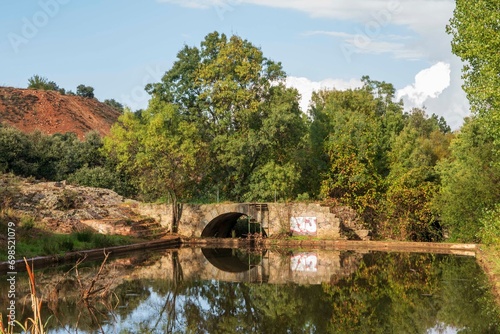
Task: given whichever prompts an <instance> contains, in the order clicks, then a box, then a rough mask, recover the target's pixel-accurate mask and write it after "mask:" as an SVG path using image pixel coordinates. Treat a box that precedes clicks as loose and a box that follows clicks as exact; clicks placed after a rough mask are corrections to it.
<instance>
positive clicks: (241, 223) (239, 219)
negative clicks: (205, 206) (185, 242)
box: [201, 212, 266, 238]
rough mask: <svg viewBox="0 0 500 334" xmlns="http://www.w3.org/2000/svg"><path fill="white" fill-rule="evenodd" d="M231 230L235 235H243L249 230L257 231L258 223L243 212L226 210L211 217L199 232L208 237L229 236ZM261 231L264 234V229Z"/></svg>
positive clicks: (231, 234) (251, 231) (258, 228)
mask: <svg viewBox="0 0 500 334" xmlns="http://www.w3.org/2000/svg"><path fill="white" fill-rule="evenodd" d="M248 219H250V222H248ZM245 221H246V222H245ZM233 230H234V231H235V236H236V237H245V236H246V235H247V234H248V233H249V232H250V233H255V232H258V231H259V230H260V225H259V224H258V223H256V222H255V219H252V218H250V217H249V216H248V215H247V214H245V213H242V212H227V213H223V214H221V215H218V216H217V217H215V218H213V219H212V220H211V221H210V222H209V223H208V224H207V226H205V228H204V229H203V231H202V232H201V236H202V237H208V238H231V237H232V236H233ZM262 232H263V234H264V235H265V234H266V233H265V232H264V231H262Z"/></svg>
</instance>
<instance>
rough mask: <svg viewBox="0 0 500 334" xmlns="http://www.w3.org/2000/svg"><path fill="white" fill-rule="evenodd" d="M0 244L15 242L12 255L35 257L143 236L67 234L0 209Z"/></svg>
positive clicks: (3, 254)
mask: <svg viewBox="0 0 500 334" xmlns="http://www.w3.org/2000/svg"><path fill="white" fill-rule="evenodd" d="M12 223H13V225H12ZM0 231H2V233H0V235H2V237H1V239H0V247H1V249H7V248H8V245H9V246H11V245H13V244H12V241H14V242H15V256H16V258H17V259H20V258H23V257H27V258H29V257H35V256H44V255H62V254H64V253H67V252H72V251H78V250H86V249H94V248H104V247H112V246H121V245H128V244H133V243H137V242H141V241H143V240H142V239H138V238H133V237H129V236H121V235H104V234H99V233H96V232H94V231H92V230H90V229H87V230H82V231H77V232H72V233H70V234H62V233H53V232H51V231H49V230H47V229H45V228H44V227H43V225H42V224H39V223H37V222H36V221H35V219H34V218H32V217H29V216H19V215H17V214H16V213H15V212H14V211H12V210H3V211H1V212H0ZM7 258H8V255H7V252H1V253H0V261H6V260H7Z"/></svg>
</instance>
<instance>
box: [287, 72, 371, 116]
mask: <svg viewBox="0 0 500 334" xmlns="http://www.w3.org/2000/svg"><path fill="white" fill-rule="evenodd" d="M286 86H287V87H293V88H296V89H297V90H298V91H299V93H300V95H301V99H300V108H301V109H302V111H304V112H306V111H307V109H308V108H309V103H310V101H311V97H312V94H313V92H315V91H319V90H321V89H337V90H346V89H349V88H357V87H361V86H363V83H362V82H361V81H360V80H358V79H351V80H349V81H346V80H342V79H325V80H321V81H311V80H309V79H307V78H303V77H292V76H290V77H287V78H286Z"/></svg>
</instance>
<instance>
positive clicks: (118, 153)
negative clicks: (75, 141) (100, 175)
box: [104, 98, 206, 232]
mask: <svg viewBox="0 0 500 334" xmlns="http://www.w3.org/2000/svg"><path fill="white" fill-rule="evenodd" d="M104 151H105V152H106V153H107V154H109V155H110V156H111V157H112V158H114V159H115V160H116V161H117V168H118V170H119V171H122V172H125V173H127V174H128V175H130V177H131V180H132V182H134V184H135V185H136V186H137V188H138V189H139V190H140V192H141V193H142V194H143V195H144V196H145V197H146V198H147V199H158V198H160V197H165V196H167V195H168V196H169V197H170V198H171V200H172V212H173V221H172V230H173V231H174V232H176V231H177V227H178V225H177V224H178V221H179V218H180V217H179V215H180V209H181V203H180V202H181V201H185V200H188V199H189V198H191V196H192V194H193V193H194V192H195V189H196V185H197V184H198V183H199V182H200V180H201V179H202V177H203V173H204V168H205V166H206V165H205V160H206V155H205V145H204V143H203V142H202V141H201V140H200V138H199V131H198V130H197V128H196V127H195V125H194V124H193V123H191V122H188V121H186V120H185V119H184V118H183V117H182V115H181V114H180V113H179V110H178V108H177V107H176V106H174V105H172V104H169V103H166V102H163V101H160V100H159V99H157V98H154V99H152V100H151V101H150V103H149V107H148V109H146V110H145V111H143V112H142V113H141V117H140V118H139V117H137V116H135V115H134V114H132V113H131V112H129V111H126V112H125V113H124V114H123V115H122V116H120V118H119V120H118V123H116V124H115V125H113V127H112V129H111V135H110V136H109V137H106V138H105V141H104Z"/></svg>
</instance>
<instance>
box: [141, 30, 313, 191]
mask: <svg viewBox="0 0 500 334" xmlns="http://www.w3.org/2000/svg"><path fill="white" fill-rule="evenodd" d="M284 79H285V73H284V72H283V70H282V68H281V64H280V63H276V62H274V61H271V60H269V59H267V58H265V57H264V55H263V53H262V51H261V50H260V49H258V48H257V47H255V46H253V45H252V44H251V43H250V42H248V41H247V40H244V39H242V38H240V37H238V36H231V37H230V38H228V37H227V36H226V35H224V34H219V33H217V32H214V33H211V34H209V35H207V36H206V37H205V40H204V41H203V42H202V43H201V45H200V48H196V47H188V46H185V47H184V48H183V49H182V50H181V51H180V52H179V53H178V55H177V61H176V62H175V63H174V65H173V67H172V68H171V69H170V70H169V71H167V72H166V73H165V75H164V77H163V78H162V81H161V82H160V83H156V84H150V85H148V86H147V87H146V90H147V91H148V92H149V93H150V94H151V95H152V96H153V97H154V98H158V99H160V100H162V101H165V102H168V103H173V104H175V105H177V106H178V108H179V113H180V115H182V117H183V118H185V119H186V120H187V121H189V122H191V123H192V124H193V125H194V126H195V127H196V128H197V131H198V132H199V133H200V135H201V140H202V141H203V142H204V143H206V145H207V146H208V148H209V155H208V157H207V159H208V161H207V165H209V166H212V168H211V169H210V171H209V173H208V174H207V177H206V178H205V179H204V180H203V182H202V183H203V188H204V189H206V192H210V191H212V190H213V189H214V188H215V187H217V188H219V189H220V190H221V191H222V197H224V198H227V199H231V200H241V199H242V198H247V199H253V198H258V197H259V195H256V192H255V190H254V189H255V186H254V189H252V190H251V189H250V188H251V185H250V184H251V182H252V175H253V173H254V172H255V171H257V170H258V169H259V168H262V167H263V166H265V165H266V164H268V163H271V162H273V163H275V164H276V165H277V166H281V167H284V166H289V163H290V161H291V160H292V159H294V158H295V157H296V154H295V152H296V151H297V148H298V147H299V146H300V143H301V141H302V137H303V135H304V133H305V130H306V127H305V120H304V117H303V115H302V113H301V111H300V108H299V106H298V92H297V91H296V90H294V89H288V88H286V87H285V86H284V83H283V82H284ZM287 164H288V165H287ZM254 180H255V181H256V182H259V183H260V182H261V181H262V178H258V180H257V179H255V178H254ZM262 186H264V187H268V186H269V182H267V183H265V184H262ZM290 187H291V188H294V185H293V184H291V185H290Z"/></svg>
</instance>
